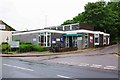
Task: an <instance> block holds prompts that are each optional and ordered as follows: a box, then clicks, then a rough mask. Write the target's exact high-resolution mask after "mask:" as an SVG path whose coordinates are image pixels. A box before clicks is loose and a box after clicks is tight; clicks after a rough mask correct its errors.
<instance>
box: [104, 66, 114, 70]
mask: <svg viewBox="0 0 120 80" xmlns="http://www.w3.org/2000/svg"><path fill="white" fill-rule="evenodd" d="M104 69H116V66H106V67H104Z"/></svg>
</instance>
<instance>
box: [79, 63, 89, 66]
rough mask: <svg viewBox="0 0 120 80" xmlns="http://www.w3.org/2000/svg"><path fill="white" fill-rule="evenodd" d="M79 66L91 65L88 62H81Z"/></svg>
mask: <svg viewBox="0 0 120 80" xmlns="http://www.w3.org/2000/svg"><path fill="white" fill-rule="evenodd" d="M78 66H89V64H87V63H80V64H79V65H78Z"/></svg>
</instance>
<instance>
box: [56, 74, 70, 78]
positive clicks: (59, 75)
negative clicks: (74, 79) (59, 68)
mask: <svg viewBox="0 0 120 80" xmlns="http://www.w3.org/2000/svg"><path fill="white" fill-rule="evenodd" d="M57 76H58V77H61V78H70V77H67V76H62V75H57Z"/></svg>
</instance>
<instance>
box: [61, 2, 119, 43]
mask: <svg viewBox="0 0 120 80" xmlns="http://www.w3.org/2000/svg"><path fill="white" fill-rule="evenodd" d="M84 8H85V11H84V12H82V13H79V14H78V15H77V16H75V17H73V19H72V20H70V21H69V20H67V21H65V22H64V23H65V24H70V23H77V22H80V23H89V24H92V25H94V28H95V30H99V31H103V32H107V33H110V35H111V40H112V41H113V40H115V39H116V38H117V37H118V38H120V35H118V34H120V2H108V3H106V2H105V1H99V2H95V3H88V4H86V5H85V7H84ZM64 23H63V24H64Z"/></svg>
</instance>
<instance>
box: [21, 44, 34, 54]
mask: <svg viewBox="0 0 120 80" xmlns="http://www.w3.org/2000/svg"><path fill="white" fill-rule="evenodd" d="M19 50H20V52H30V51H33V45H32V44H20V47H19Z"/></svg>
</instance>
